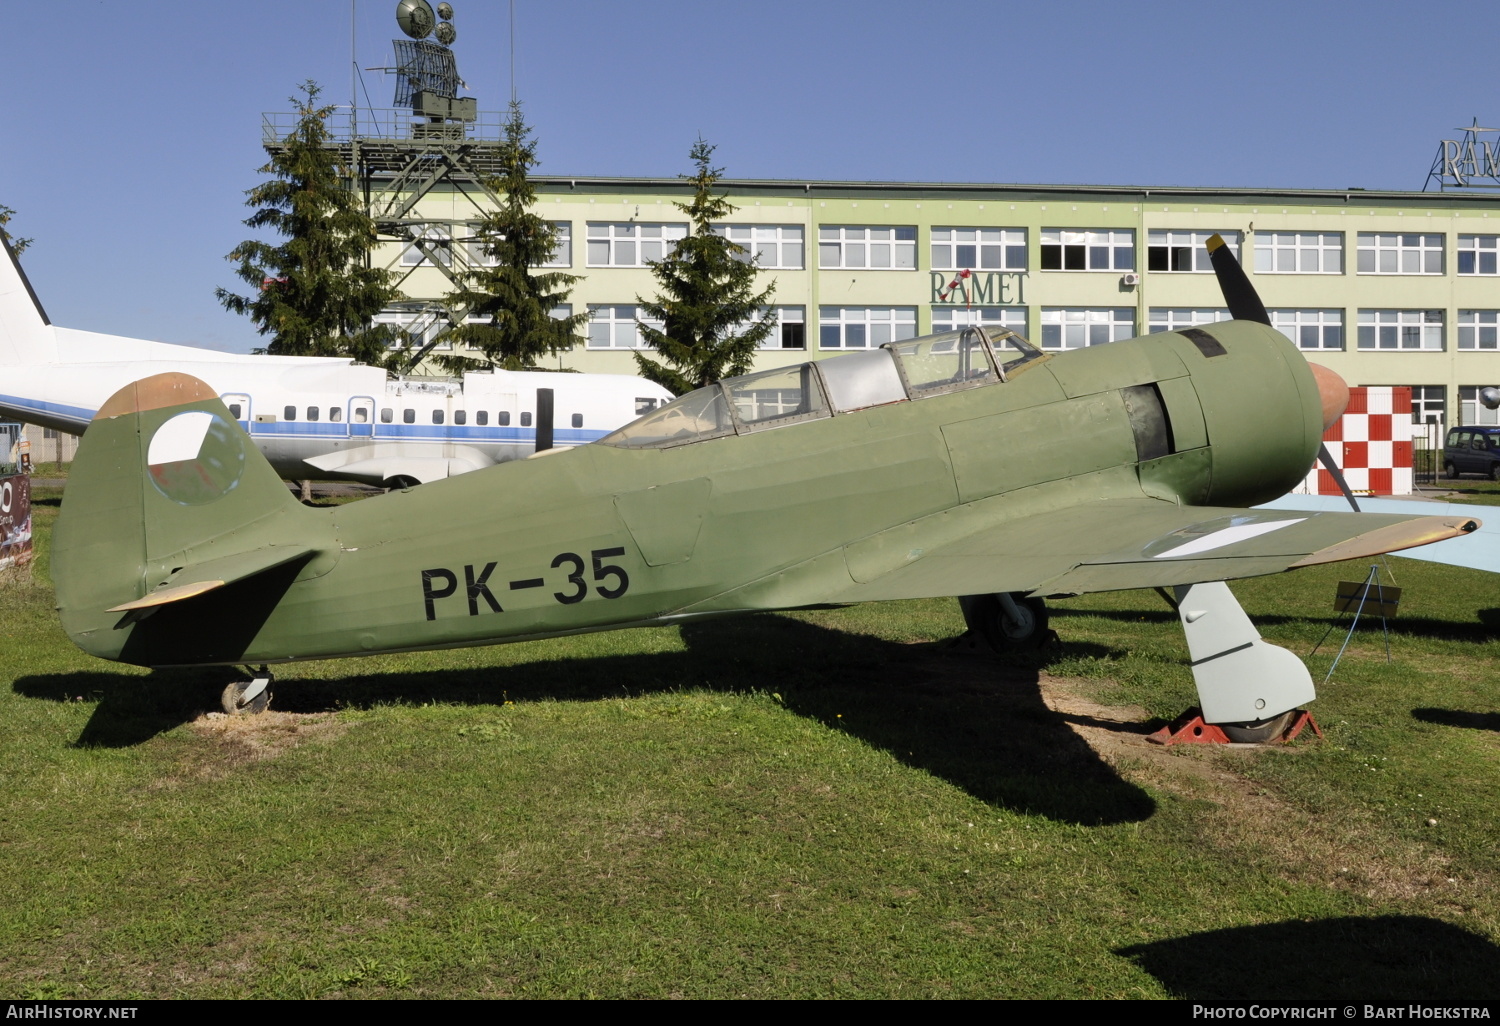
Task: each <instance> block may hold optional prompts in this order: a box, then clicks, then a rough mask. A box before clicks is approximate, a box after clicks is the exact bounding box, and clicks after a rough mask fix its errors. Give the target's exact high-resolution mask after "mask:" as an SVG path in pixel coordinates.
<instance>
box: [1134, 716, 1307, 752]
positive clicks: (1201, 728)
mask: <svg viewBox="0 0 1500 1026" xmlns="http://www.w3.org/2000/svg"><path fill="white" fill-rule="evenodd" d="M1305 727H1311V728H1312V731H1313V733H1314V734H1316V735H1317V736H1318V738H1319V739H1320V740H1321V739H1322V737H1323V731H1322V730H1320V729H1319V728H1318V721H1317V720H1315V719H1313V715H1312V713H1310V712H1308V711H1307V710H1306V709H1298V710H1297V712H1296V715H1294V716H1293V717H1292V719H1291V721H1290V722H1289V723H1288V724H1287V725H1286V728H1285V729H1284V730H1282V732H1281V733H1280V734H1278V735H1276V736H1275V737H1272V738H1267V739H1266V740H1265V741H1261V742H1259V743H1260V744H1267V745H1284V744H1286V743H1287V742H1288V741H1291V740H1292V739H1293V738H1295V737H1296V736H1297V735H1298V734H1300V733H1302V730H1303V728H1305ZM1146 740H1147V741H1151V742H1153V743H1155V744H1159V745H1228V744H1234V743H1235V742H1234V741H1232V740H1231V739H1230V737H1229V735H1228V734H1226V733H1224V731H1223V730H1222V729H1220V728H1219V726H1218V725H1217V724H1213V723H1207V722H1205V721H1204V719H1203V712H1202V710H1200V709H1197V708H1193V709H1189V710H1188V711H1187V712H1185V713H1183V714H1182V715H1181V716H1179V717H1178V718H1177V719H1176V721H1175V722H1173V723H1170V724H1168V725H1167V726H1165V727H1163V728H1161V729H1160V730H1158V731H1157V732H1156V733H1154V734H1148V735H1147V736H1146Z"/></svg>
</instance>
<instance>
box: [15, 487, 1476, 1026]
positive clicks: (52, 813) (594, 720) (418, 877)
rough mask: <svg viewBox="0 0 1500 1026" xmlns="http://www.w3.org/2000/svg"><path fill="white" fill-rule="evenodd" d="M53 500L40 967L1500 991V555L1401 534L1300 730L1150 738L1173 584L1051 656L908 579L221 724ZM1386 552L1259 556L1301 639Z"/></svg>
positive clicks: (299, 697) (26, 965)
mask: <svg viewBox="0 0 1500 1026" xmlns="http://www.w3.org/2000/svg"><path fill="white" fill-rule="evenodd" d="M1476 483H1477V482H1476ZM1462 484H1463V486H1464V487H1468V486H1469V485H1470V482H1469V481H1467V480H1465V481H1464V482H1462ZM37 499H38V503H39V504H38V507H37V515H36V528H37V531H36V538H37V548H38V559H37V562H36V565H35V568H34V570H33V571H31V572H21V573H13V574H12V575H11V576H10V577H9V578H7V579H6V580H5V582H4V585H3V587H0V610H3V613H4V619H3V625H0V672H3V673H4V674H5V675H6V679H7V681H8V686H7V687H3V688H0V722H3V723H4V724H5V729H4V730H3V731H0V779H3V780H4V782H5V798H4V799H3V800H0V867H3V870H4V872H3V873H0V994H3V995H4V996H6V997H16V998H42V997H76V998H106V997H169V996H190V997H304V996H305V997H317V996H345V997H397V996H412V997H489V996H549V997H550V996H557V997H561V996H585V995H587V996H599V997H669V996H682V997H735V996H750V997H783V996H784V997H949V996H951V997H1163V996H1171V997H1182V998H1195V999H1212V998H1239V997H1256V998H1280V999H1286V1000H1294V999H1298V998H1327V999H1334V998H1347V999H1349V1000H1376V999H1379V998H1383V997H1390V998H1398V999H1399V998H1422V997H1431V998H1443V999H1444V1000H1445V1003H1450V1004H1451V1003H1458V1002H1457V1000H1455V999H1459V998H1488V999H1494V998H1496V997H1500V974H1497V973H1496V971H1495V970H1496V969H1500V947H1497V944H1496V942H1497V940H1500V898H1497V896H1496V895H1497V887H1496V884H1497V882H1500V853H1497V850H1496V845H1495V843H1494V842H1495V837H1496V830H1495V826H1494V820H1495V810H1496V808H1497V805H1500V767H1497V755H1500V712H1497V710H1500V672H1497V668H1496V667H1497V663H1496V656H1497V654H1500V601H1497V595H1500V591H1497V588H1500V581H1497V579H1496V578H1495V577H1493V576H1489V575H1485V574H1481V573H1477V572H1466V571H1462V570H1456V569H1453V568H1450V567H1442V566H1436V565H1429V564H1423V563H1418V562H1414V561H1410V560H1402V559H1396V558H1392V559H1390V560H1389V561H1388V565H1389V569H1390V570H1391V571H1393V572H1394V575H1395V578H1396V581H1395V583H1397V584H1399V585H1400V586H1401V587H1402V588H1403V589H1405V594H1404V595H1403V605H1402V611H1401V614H1400V616H1399V618H1397V620H1395V621H1393V623H1392V635H1391V650H1392V657H1393V659H1392V662H1391V663H1390V664H1389V665H1387V664H1386V662H1385V649H1384V645H1383V642H1382V640H1381V636H1380V632H1379V627H1378V622H1377V624H1376V625H1375V627H1374V628H1373V629H1366V628H1365V626H1364V625H1362V626H1361V629H1360V631H1359V632H1358V633H1357V634H1356V635H1355V638H1354V641H1353V643H1352V644H1351V646H1350V650H1349V652H1348V654H1346V655H1345V657H1344V660H1343V662H1342V663H1340V665H1339V667H1338V672H1337V674H1336V675H1335V677H1334V679H1333V680H1332V681H1331V682H1330V683H1329V684H1327V685H1326V686H1323V687H1321V688H1320V698H1319V701H1318V702H1317V703H1316V704H1315V706H1314V710H1315V712H1316V714H1317V716H1318V718H1319V720H1320V722H1321V723H1322V725H1323V728H1324V732H1325V734H1326V735H1327V738H1326V740H1325V741H1323V742H1308V743H1303V742H1301V741H1299V742H1298V743H1296V744H1294V745H1292V746H1290V747H1287V748H1277V749H1259V748H1249V749H1247V748H1234V749H1222V750H1207V749H1196V748H1193V747H1192V746H1185V747H1183V748H1175V749H1170V750H1167V749H1160V748H1157V747H1154V746H1150V745H1147V744H1145V743H1144V741H1143V740H1142V734H1143V732H1144V731H1146V730H1147V729H1149V728H1151V727H1154V726H1156V725H1157V724H1159V723H1160V722H1161V720H1162V719H1164V718H1169V717H1171V716H1174V715H1175V714H1177V713H1178V712H1180V711H1181V710H1182V709H1183V708H1185V707H1187V706H1189V705H1191V704H1193V702H1194V694H1193V688H1192V682H1191V675H1190V673H1189V671H1188V669H1187V667H1186V665H1185V660H1186V646H1185V644H1184V642H1183V639H1182V635H1181V631H1180V630H1179V628H1178V627H1177V624H1176V619H1175V616H1174V615H1173V614H1171V613H1170V611H1169V610H1167V609H1166V608H1165V606H1164V605H1163V604H1162V603H1161V601H1160V599H1158V598H1156V597H1155V596H1154V595H1152V594H1151V593H1143V592H1127V593H1119V594H1113V595H1100V596H1090V597H1086V598H1083V599H1077V600H1071V601H1067V602H1060V603H1054V604H1053V620H1052V626H1053V627H1054V628H1055V629H1056V630H1057V631H1058V633H1059V634H1060V636H1061V639H1062V642H1061V645H1060V646H1059V647H1057V648H1055V649H1053V650H1050V651H1048V652H1046V653H1044V654H1043V655H1040V656H1037V657H1035V658H1032V659H1029V660H1028V659H1014V660H1010V661H998V660H995V659H994V658H991V657H983V656H979V655H975V654H970V653H967V652H965V651H963V650H961V649H953V648H950V647H946V646H945V644H944V643H945V642H946V640H947V639H950V638H952V637H954V636H955V635H957V634H959V633H960V632H961V630H962V621H961V619H960V617H959V615H958V611H957V606H956V603H954V602H952V601H925V602H905V603H889V604H879V605H867V606H858V607H851V608H847V609H838V610H828V611H818V612H807V613H797V614H787V615H778V616H771V615H766V616H756V617H748V618H744V619H739V620H726V621H719V622H706V623H700V624H697V625H693V626H690V627H683V628H681V629H676V628H673V629H652V630H637V631H624V632H617V633H611V634H596V635H586V636H582V637H574V638H565V639H560V640H556V641H548V642H532V643H525V644H519V645H511V646H504V647H499V648H490V649H471V650H466V651H457V652H446V653H434V654H426V655H406V656H391V657H380V658H369V659H359V660H346V661H339V662H325V663H307V664H299V665H295V666H289V667H283V668H281V671H280V674H279V676H278V680H277V685H276V691H275V701H274V704H273V708H272V711H271V712H270V713H267V714H266V715H265V716H263V717H258V718H248V719H234V720H229V719H225V718H221V717H213V718H210V717H207V716H205V715H203V711H204V710H206V709H211V708H214V707H215V704H216V697H217V692H218V690H219V688H221V687H222V686H223V684H224V683H225V681H226V680H227V676H226V674H225V673H224V672H223V671H212V672H191V673H175V674H149V673H147V672H145V671H139V670H133V669H129V668H124V667H121V666H118V665H115V664H109V663H104V662H101V661H98V660H94V659H91V658H89V657H87V656H85V655H83V654H82V653H80V652H78V651H77V650H76V649H74V648H73V647H72V645H71V644H69V642H68V641H67V639H66V638H65V637H64V636H63V634H62V633H61V631H60V629H59V627H58V625H57V622H56V615H55V613H54V612H53V611H52V608H51V589H50V585H49V584H48V583H47V566H46V564H47V546H48V541H49V538H50V529H51V524H52V521H53V520H54V519H55V516H56V493H51V494H50V495H49V493H47V492H44V491H39V493H38V496H37ZM376 501H378V500H376ZM1366 570H1367V567H1366V566H1365V565H1363V564H1359V565H1347V564H1346V565H1340V566H1334V567H1323V568H1315V569H1312V570H1308V571H1301V572H1298V573H1295V574H1284V575H1279V576H1277V577H1274V578H1264V579H1260V580H1254V581H1244V582H1238V583H1236V584H1235V585H1234V589H1235V591H1236V593H1237V594H1238V595H1239V596H1240V598H1241V601H1242V602H1243V603H1244V605H1245V607H1246V609H1247V610H1248V611H1249V612H1250V614H1251V616H1252V617H1253V618H1255V619H1256V621H1257V623H1258V624H1260V626H1261V629H1262V631H1263V632H1264V633H1265V635H1266V636H1267V638H1268V639H1269V640H1271V641H1274V642H1277V643H1279V644H1282V645H1285V646H1287V647H1288V648H1290V649H1292V650H1293V651H1296V652H1297V653H1298V654H1304V653H1306V652H1307V651H1308V650H1309V649H1311V648H1312V646H1313V644H1314V643H1315V642H1316V641H1317V640H1318V638H1319V636H1320V635H1321V634H1323V632H1324V631H1325V630H1326V628H1327V626H1328V624H1329V622H1330V618H1331V617H1332V616H1333V614H1332V613H1331V611H1330V607H1331V601H1332V596H1333V592H1334V585H1335V582H1337V581H1338V580H1341V579H1343V580H1358V579H1361V578H1363V576H1364V574H1365V572H1366ZM1341 640H1342V636H1341V635H1335V636H1334V637H1333V638H1331V639H1330V641H1329V642H1326V643H1325V644H1324V646H1323V648H1322V649H1321V650H1320V651H1319V653H1318V654H1317V655H1316V656H1314V657H1313V658H1312V660H1311V665H1312V666H1313V668H1314V678H1315V679H1317V680H1321V679H1322V676H1323V674H1324V673H1325V672H1326V671H1327V667H1328V665H1329V661H1330V658H1331V655H1332V653H1334V652H1336V651H1337V646H1338V643H1339V642H1341Z"/></svg>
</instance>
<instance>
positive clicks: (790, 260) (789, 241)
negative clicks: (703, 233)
mask: <svg viewBox="0 0 1500 1026" xmlns="http://www.w3.org/2000/svg"><path fill="white" fill-rule="evenodd" d="M713 232H714V234H715V235H718V236H721V237H723V238H726V239H728V240H729V241H730V242H732V243H734V244H735V245H736V246H739V247H740V249H741V252H739V253H735V254H734V257H735V259H736V260H743V261H745V262H746V263H752V262H753V263H754V264H755V266H756V267H759V268H762V269H765V270H780V271H800V270H802V246H803V237H802V226H801V225H800V224H716V225H714V226H713Z"/></svg>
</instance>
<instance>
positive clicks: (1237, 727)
mask: <svg viewBox="0 0 1500 1026" xmlns="http://www.w3.org/2000/svg"><path fill="white" fill-rule="evenodd" d="M1299 711H1300V710H1297V709H1289V710H1287V711H1286V712H1284V713H1282V714H1281V715H1280V716H1272V717H1271V718H1270V719H1268V720H1252V721H1251V722H1249V723H1219V724H1215V725H1216V726H1217V727H1218V728H1219V729H1220V730H1222V731H1223V732H1224V733H1225V735H1226V736H1228V738H1229V740H1231V741H1234V742H1237V743H1239V744H1242V745H1259V744H1264V743H1265V742H1267V741H1270V740H1271V739H1273V738H1278V737H1280V736H1281V735H1282V734H1284V733H1285V732H1286V728H1288V727H1290V726H1291V725H1292V720H1293V719H1294V718H1296V715H1297V713H1298V712H1299Z"/></svg>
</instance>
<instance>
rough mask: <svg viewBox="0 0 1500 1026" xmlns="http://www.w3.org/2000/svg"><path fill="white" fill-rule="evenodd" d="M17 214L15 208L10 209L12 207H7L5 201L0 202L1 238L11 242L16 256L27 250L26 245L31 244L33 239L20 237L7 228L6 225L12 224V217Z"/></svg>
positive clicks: (12, 250)
mask: <svg viewBox="0 0 1500 1026" xmlns="http://www.w3.org/2000/svg"><path fill="white" fill-rule="evenodd" d="M15 216H16V212H15V211H14V210H12V209H10V207H7V206H6V205H5V204H4V203H0V239H4V240H5V241H6V242H7V243H9V245H10V251H11V252H12V253H14V254H15V255H16V256H20V255H21V254H22V253H24V252H26V247H27V246H29V245H31V242H32V240H31V239H18V238H16V237H15V236H14V235H12V234H11V233H10V232H9V231H8V230H7V229H6V227H5V226H6V225H8V224H10V219H11V218H13V217H15Z"/></svg>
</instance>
